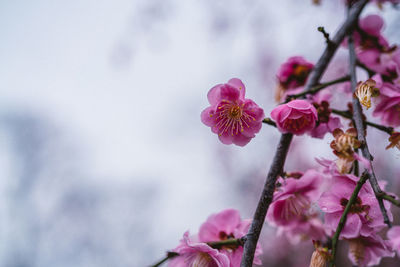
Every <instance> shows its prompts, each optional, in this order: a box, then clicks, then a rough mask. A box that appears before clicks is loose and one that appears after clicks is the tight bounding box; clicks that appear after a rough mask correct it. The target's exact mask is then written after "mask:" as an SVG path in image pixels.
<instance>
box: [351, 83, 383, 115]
mask: <svg viewBox="0 0 400 267" xmlns="http://www.w3.org/2000/svg"><path fill="white" fill-rule="evenodd" d="M375 86H376V82H375V81H374V80H373V79H368V80H366V81H365V82H358V83H357V87H356V90H355V92H354V94H353V96H354V97H357V98H358V100H359V101H360V103H361V105H363V106H364V107H366V109H369V108H370V107H371V97H373V96H377V95H379V89H378V88H376V87H375Z"/></svg>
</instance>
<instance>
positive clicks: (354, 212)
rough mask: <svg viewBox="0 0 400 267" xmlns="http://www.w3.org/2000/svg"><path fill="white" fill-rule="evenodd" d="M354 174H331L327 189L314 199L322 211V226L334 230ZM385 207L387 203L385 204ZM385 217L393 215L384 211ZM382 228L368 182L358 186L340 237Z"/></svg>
mask: <svg viewBox="0 0 400 267" xmlns="http://www.w3.org/2000/svg"><path fill="white" fill-rule="evenodd" d="M357 179H358V177H356V176H354V175H342V176H333V177H332V179H331V185H330V189H329V190H327V191H326V192H324V193H323V194H322V196H321V198H320V199H319V201H318V204H319V206H320V207H321V210H322V211H323V212H325V227H326V229H327V230H328V232H334V231H335V230H336V228H337V226H338V223H339V220H340V217H341V216H342V213H343V211H344V209H345V207H346V205H347V203H348V201H349V199H350V196H351V194H352V193H353V191H354V188H355V187H356V183H357ZM385 206H387V207H388V208H389V207H390V205H389V204H388V203H385ZM388 216H389V219H392V218H393V216H392V214H391V212H390V209H389V210H388ZM383 227H385V224H384V222H383V217H382V214H381V212H380V208H379V205H378V202H377V201H376V198H375V195H374V193H373V190H372V188H371V186H370V185H369V184H364V186H363V187H362V188H361V190H360V192H359V194H358V197H357V199H356V201H355V203H354V204H353V205H352V206H351V209H350V212H349V214H348V216H347V221H346V224H345V226H344V227H343V230H342V232H341V235H340V236H341V237H342V238H348V239H350V238H356V237H358V236H359V235H362V236H369V235H371V234H372V233H374V232H376V231H379V230H380V229H382V228H383Z"/></svg>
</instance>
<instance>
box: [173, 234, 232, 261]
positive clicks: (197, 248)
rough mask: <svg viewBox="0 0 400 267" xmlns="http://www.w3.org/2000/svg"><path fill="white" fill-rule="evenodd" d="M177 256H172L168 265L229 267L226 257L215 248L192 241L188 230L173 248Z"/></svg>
mask: <svg viewBox="0 0 400 267" xmlns="http://www.w3.org/2000/svg"><path fill="white" fill-rule="evenodd" d="M174 252H176V253H178V254H179V256H177V257H175V258H173V259H172V260H171V261H170V262H169V264H168V266H169V267H192V266H204V267H229V266H230V265H229V259H228V257H227V256H226V255H225V254H223V253H220V252H219V251H218V250H217V249H213V248H211V247H210V246H209V245H207V244H206V243H197V242H192V241H191V240H190V238H189V232H186V233H185V234H184V235H183V239H182V240H181V244H180V245H179V246H178V247H177V248H175V249H174Z"/></svg>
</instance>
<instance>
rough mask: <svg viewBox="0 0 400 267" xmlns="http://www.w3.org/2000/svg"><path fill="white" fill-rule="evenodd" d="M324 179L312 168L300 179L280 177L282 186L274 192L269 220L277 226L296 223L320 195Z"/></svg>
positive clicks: (268, 213)
mask: <svg viewBox="0 0 400 267" xmlns="http://www.w3.org/2000/svg"><path fill="white" fill-rule="evenodd" d="M322 179H323V177H322V175H321V174H320V173H319V172H317V171H315V170H312V169H311V170H308V171H307V172H305V173H304V175H303V176H302V177H300V178H299V179H295V178H286V179H282V178H280V180H279V182H280V184H281V186H280V187H279V188H278V189H277V191H276V192H275V193H274V198H273V202H272V203H271V205H270V207H269V209H268V212H267V220H268V221H269V222H271V223H273V224H274V225H277V226H284V225H289V224H296V223H297V221H298V220H300V219H301V218H302V217H303V216H304V214H305V213H306V211H307V210H308V209H309V208H310V206H311V203H312V202H314V201H316V200H317V199H318V197H319V196H320V191H319V187H320V185H321V183H322Z"/></svg>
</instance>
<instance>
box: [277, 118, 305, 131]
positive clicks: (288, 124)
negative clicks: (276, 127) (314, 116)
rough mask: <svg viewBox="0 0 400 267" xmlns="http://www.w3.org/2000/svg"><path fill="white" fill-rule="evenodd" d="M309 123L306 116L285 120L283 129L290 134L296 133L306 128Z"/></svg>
mask: <svg viewBox="0 0 400 267" xmlns="http://www.w3.org/2000/svg"><path fill="white" fill-rule="evenodd" d="M310 122H311V120H310V118H309V117H308V116H307V117H306V116H303V117H301V118H298V119H295V120H294V119H287V120H285V122H284V123H283V127H284V128H285V129H288V130H289V131H290V132H297V131H299V130H301V129H303V128H304V127H306V126H308V125H309V124H310Z"/></svg>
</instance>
